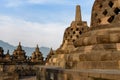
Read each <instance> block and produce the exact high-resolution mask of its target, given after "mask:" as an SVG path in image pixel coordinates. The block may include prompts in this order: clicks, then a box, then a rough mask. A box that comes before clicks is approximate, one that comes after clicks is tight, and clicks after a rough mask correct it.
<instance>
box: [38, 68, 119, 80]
mask: <svg viewBox="0 0 120 80" xmlns="http://www.w3.org/2000/svg"><path fill="white" fill-rule="evenodd" d="M119 79H120V70H103V69H88V70H87V69H86V70H71V69H70V70H69V69H61V68H59V67H45V66H42V67H39V70H38V72H37V80H119Z"/></svg>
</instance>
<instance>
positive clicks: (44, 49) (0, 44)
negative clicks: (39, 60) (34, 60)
mask: <svg viewBox="0 0 120 80" xmlns="http://www.w3.org/2000/svg"><path fill="white" fill-rule="evenodd" d="M0 47H2V48H3V49H4V54H6V52H7V50H9V51H10V54H12V53H13V51H14V50H15V49H16V47H17V46H13V45H11V44H9V43H7V42H4V41H2V40H0ZM22 48H23V50H25V52H26V55H27V56H31V54H32V53H33V51H35V47H24V46H22ZM40 51H41V52H42V54H43V56H44V57H46V55H47V54H48V53H49V51H50V48H48V47H40Z"/></svg>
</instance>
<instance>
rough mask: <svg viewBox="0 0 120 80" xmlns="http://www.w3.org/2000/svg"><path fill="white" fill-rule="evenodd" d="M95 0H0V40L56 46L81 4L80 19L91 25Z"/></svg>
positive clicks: (14, 43) (15, 43) (31, 44)
mask: <svg viewBox="0 0 120 80" xmlns="http://www.w3.org/2000/svg"><path fill="white" fill-rule="evenodd" d="M93 2H94V0H0V40H3V41H5V42H8V43H10V44H12V45H15V46H16V45H18V42H21V43H22V45H24V46H29V47H34V46H36V44H39V46H46V47H52V48H54V49H56V48H58V47H59V46H60V45H61V43H62V40H63V34H64V30H65V28H67V27H68V26H69V25H70V23H71V22H72V21H73V20H74V16H75V7H76V5H77V4H79V5H81V10H82V19H83V20H84V21H88V24H90V17H91V8H92V5H93Z"/></svg>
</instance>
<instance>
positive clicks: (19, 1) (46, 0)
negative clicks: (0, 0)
mask: <svg viewBox="0 0 120 80" xmlns="http://www.w3.org/2000/svg"><path fill="white" fill-rule="evenodd" d="M5 1H6V3H5V6H6V7H18V6H21V5H28V4H65V5H68V4H70V3H71V1H67V0H5Z"/></svg>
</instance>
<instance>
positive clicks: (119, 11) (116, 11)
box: [114, 7, 120, 15]
mask: <svg viewBox="0 0 120 80" xmlns="http://www.w3.org/2000/svg"><path fill="white" fill-rule="evenodd" d="M114 12H115V14H116V15H118V14H119V13H120V9H119V8H118V7H117V8H115V10H114Z"/></svg>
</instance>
